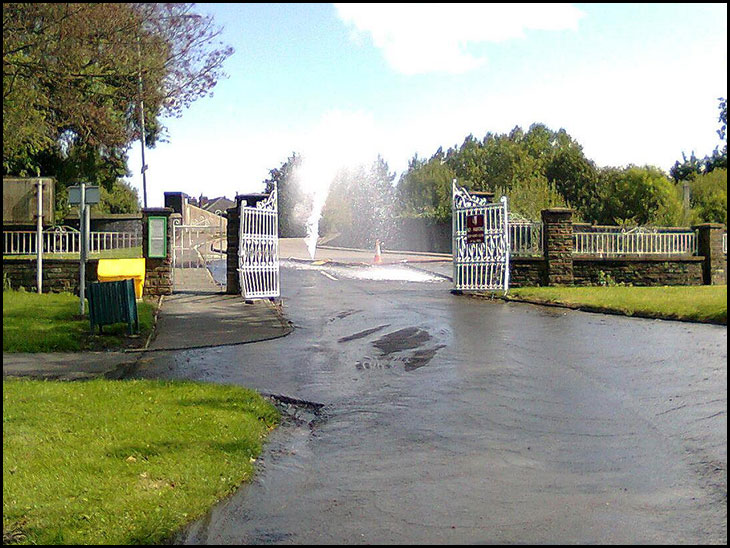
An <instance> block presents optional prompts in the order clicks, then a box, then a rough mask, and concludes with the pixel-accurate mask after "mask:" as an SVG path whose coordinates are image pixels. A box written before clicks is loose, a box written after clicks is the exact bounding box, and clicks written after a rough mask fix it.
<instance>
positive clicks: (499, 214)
mask: <svg viewBox="0 0 730 548" xmlns="http://www.w3.org/2000/svg"><path fill="white" fill-rule="evenodd" d="M452 223H453V225H452V236H453V251H452V253H453V261H454V289H456V290H472V291H499V290H502V291H504V292H505V293H506V292H507V290H508V288H509V257H510V242H509V212H508V209H507V198H506V196H503V197H502V198H501V199H500V201H499V202H498V203H490V202H489V200H487V199H486V198H483V197H480V196H473V195H471V194H469V192H468V191H467V190H466V189H464V188H461V187H459V186H457V185H456V179H454V181H453V183H452ZM482 234H483V236H482Z"/></svg>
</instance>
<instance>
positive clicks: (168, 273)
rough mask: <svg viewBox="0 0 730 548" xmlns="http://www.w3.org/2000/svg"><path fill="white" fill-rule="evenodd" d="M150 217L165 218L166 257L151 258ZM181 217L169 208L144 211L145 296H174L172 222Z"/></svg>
mask: <svg viewBox="0 0 730 548" xmlns="http://www.w3.org/2000/svg"><path fill="white" fill-rule="evenodd" d="M150 217H164V218H165V220H166V226H167V243H166V246H165V249H166V255H165V257H150V245H149V244H150V234H149V229H150V223H149V218H150ZM174 217H178V218H179V217H180V216H179V215H178V214H174V213H173V209H172V208H169V207H158V208H146V209H143V210H142V256H143V257H144V258H145V279H144V295H145V296H148V295H149V296H159V295H172V221H173V218H174Z"/></svg>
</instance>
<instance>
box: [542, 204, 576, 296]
mask: <svg viewBox="0 0 730 548" xmlns="http://www.w3.org/2000/svg"><path fill="white" fill-rule="evenodd" d="M542 229H543V251H544V254H545V262H546V266H547V281H548V285H572V284H573V210H572V209H567V208H563V207H560V208H557V207H556V208H551V209H544V210H542Z"/></svg>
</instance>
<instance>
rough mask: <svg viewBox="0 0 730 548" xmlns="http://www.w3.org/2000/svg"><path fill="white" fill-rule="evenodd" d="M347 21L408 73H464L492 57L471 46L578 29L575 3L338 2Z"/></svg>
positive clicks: (339, 11)
mask: <svg viewBox="0 0 730 548" xmlns="http://www.w3.org/2000/svg"><path fill="white" fill-rule="evenodd" d="M335 7H336V8H337V13H338V15H339V17H340V19H342V21H343V22H344V23H346V24H347V25H349V26H350V27H351V28H352V29H353V30H354V31H355V33H356V35H357V33H361V34H368V35H370V36H371V38H372V41H373V44H374V45H375V46H376V47H378V48H380V49H381V50H382V51H383V55H384V56H385V58H386V60H387V61H388V63H389V64H390V65H391V67H392V68H393V69H395V70H396V71H398V72H401V73H403V74H409V75H411V74H424V73H429V72H451V73H464V72H467V71H469V70H472V69H474V68H477V67H479V66H480V65H482V64H483V63H484V62H485V61H486V59H485V58H484V57H479V56H476V55H474V54H472V53H470V52H469V51H468V46H469V45H470V44H481V43H496V42H502V41H505V40H509V39H514V38H523V37H524V36H525V32H526V31H528V30H550V31H557V30H568V29H576V28H577V26H578V21H579V20H580V19H581V18H582V17H583V15H584V14H583V12H581V11H580V10H579V9H577V8H576V7H574V6H572V5H570V4H481V3H471V4H335Z"/></svg>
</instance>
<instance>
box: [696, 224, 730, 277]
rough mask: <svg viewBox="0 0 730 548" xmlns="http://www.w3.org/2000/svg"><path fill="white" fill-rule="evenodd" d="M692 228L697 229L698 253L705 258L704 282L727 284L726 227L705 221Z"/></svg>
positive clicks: (703, 268) (703, 264) (703, 267)
mask: <svg viewBox="0 0 730 548" xmlns="http://www.w3.org/2000/svg"><path fill="white" fill-rule="evenodd" d="M692 228H694V229H695V230H696V231H697V255H698V256H700V257H704V258H705V260H704V262H703V263H702V283H704V284H705V285H724V284H726V283H727V256H726V255H725V253H723V251H722V235H723V234H724V233H725V227H724V226H723V225H721V224H718V223H704V224H701V225H697V226H693V227H692Z"/></svg>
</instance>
